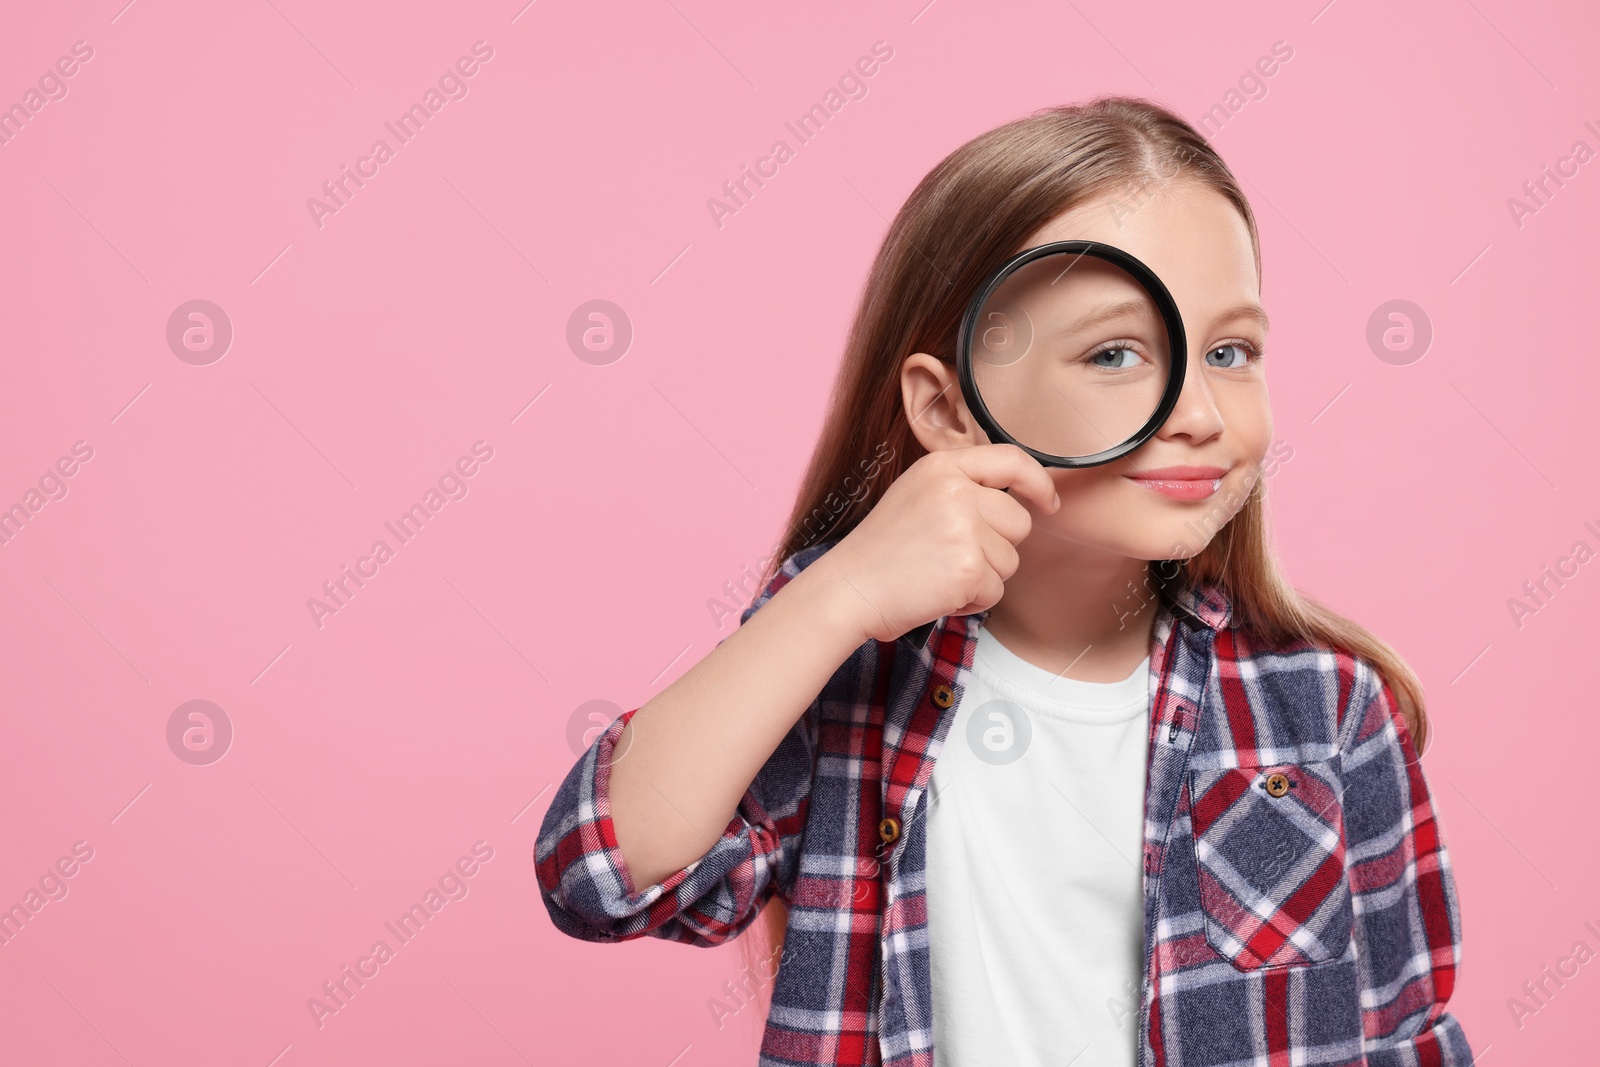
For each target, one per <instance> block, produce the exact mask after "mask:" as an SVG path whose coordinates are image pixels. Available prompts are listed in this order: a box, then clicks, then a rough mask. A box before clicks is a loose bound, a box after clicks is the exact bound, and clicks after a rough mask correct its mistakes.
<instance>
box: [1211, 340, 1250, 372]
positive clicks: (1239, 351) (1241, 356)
mask: <svg viewBox="0 0 1600 1067" xmlns="http://www.w3.org/2000/svg"><path fill="white" fill-rule="evenodd" d="M1218 353H1221V354H1222V360H1223V362H1220V363H1218V362H1211V357H1212V356H1215V355H1217V354H1218ZM1256 358H1257V354H1256V350H1255V349H1254V348H1252V347H1250V346H1249V345H1247V344H1245V343H1244V342H1242V341H1235V342H1231V343H1229V344H1225V345H1220V346H1218V347H1217V348H1213V349H1212V350H1211V351H1209V352H1207V353H1206V360H1207V361H1208V362H1210V365H1211V366H1213V367H1221V368H1223V369H1224V370H1236V369H1238V368H1239V367H1242V366H1244V365H1245V364H1246V363H1248V362H1250V361H1251V360H1253V359H1256Z"/></svg>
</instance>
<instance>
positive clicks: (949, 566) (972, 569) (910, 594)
mask: <svg viewBox="0 0 1600 1067" xmlns="http://www.w3.org/2000/svg"><path fill="white" fill-rule="evenodd" d="M1007 489H1011V490H1014V491H1015V492H1016V493H1017V494H1018V496H1021V497H1023V498H1025V499H1027V500H1029V501H1031V502H1032V503H1033V504H1034V505H1035V507H1037V508H1038V510H1039V511H1041V512H1043V513H1045V514H1054V513H1055V512H1056V510H1057V509H1059V508H1060V506H1061V498H1060V497H1059V496H1058V495H1057V494H1056V489H1055V483H1054V482H1053V481H1052V480H1051V478H1050V474H1049V472H1048V471H1046V469H1045V468H1044V466H1043V465H1042V464H1041V463H1040V462H1039V461H1038V460H1036V459H1034V458H1033V457H1032V456H1030V455H1028V454H1027V453H1026V452H1024V451H1023V450H1022V449H1020V448H1018V447H1017V446H1016V445H1010V444H984V445H971V446H966V447H961V448H950V449H943V450H940V451H938V452H930V453H928V454H927V455H925V456H923V457H922V458H921V459H919V460H917V461H916V462H915V463H913V464H912V465H911V466H910V467H908V468H906V471H905V473H904V474H902V475H900V477H899V478H896V479H895V481H894V484H893V485H891V486H889V488H888V490H887V491H885V493H884V494H883V498H882V499H881V500H879V501H878V503H877V504H876V505H874V507H873V509H872V511H871V512H869V513H868V515H867V517H866V518H865V519H862V520H861V522H860V524H859V525H857V526H856V528H855V529H853V530H851V531H850V533H848V534H846V535H845V537H844V538H843V539H842V540H840V542H839V543H838V544H836V545H834V546H833V547H832V548H831V549H829V550H828V551H827V552H826V553H824V554H823V555H822V557H821V558H820V559H818V560H817V561H816V563H814V564H813V565H812V566H811V567H809V568H807V573H809V572H810V571H818V570H820V571H821V572H822V575H825V576H826V577H827V578H828V579H830V580H838V581H842V582H844V583H845V589H846V592H842V593H840V594H839V597H840V600H841V602H849V603H852V604H853V605H854V607H855V608H856V609H857V610H856V614H855V616H854V617H855V618H856V619H858V620H859V622H860V632H861V633H862V634H864V635H865V636H866V637H868V638H875V639H877V640H879V641H893V640H896V639H897V638H899V637H900V635H901V634H904V633H906V632H907V631H909V630H912V629H914V628H916V627H917V626H920V625H921V624H923V623H925V622H928V621H930V620H932V619H937V618H940V617H941V616H944V615H970V614H974V613H977V612H980V611H984V610H987V609H988V608H990V607H992V606H993V605H995V604H996V603H998V602H999V601H1000V598H1001V597H1002V596H1003V595H1004V594H1005V581H1006V579H1007V578H1010V577H1011V575H1012V574H1013V573H1015V572H1016V569H1017V563H1018V556H1017V549H1016V546H1017V545H1018V544H1020V543H1021V542H1022V539H1023V538H1025V537H1027V536H1028V534H1029V533H1030V532H1031V531H1032V529H1033V516H1032V515H1031V514H1030V513H1029V511H1028V509H1027V508H1026V507H1024V506H1023V505H1022V503H1021V501H1019V500H1017V499H1015V498H1014V497H1012V496H1010V495H1008V494H1007V492H1006V490H1007ZM851 590H853V592H851Z"/></svg>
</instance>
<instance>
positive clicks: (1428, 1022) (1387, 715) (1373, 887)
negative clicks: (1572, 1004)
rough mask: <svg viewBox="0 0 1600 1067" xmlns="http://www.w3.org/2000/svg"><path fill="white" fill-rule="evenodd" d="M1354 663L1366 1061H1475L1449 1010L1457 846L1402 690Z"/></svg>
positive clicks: (1351, 801) (1348, 795)
mask: <svg viewBox="0 0 1600 1067" xmlns="http://www.w3.org/2000/svg"><path fill="white" fill-rule="evenodd" d="M1357 662H1358V664H1359V665H1360V666H1359V668H1358V670H1357V678H1356V681H1357V685H1356V688H1355V690H1354V691H1353V695H1354V696H1355V697H1356V700H1355V703H1354V704H1353V705H1352V712H1351V713H1350V714H1348V715H1347V717H1346V720H1345V722H1344V723H1343V724H1342V730H1341V733H1342V735H1343V744H1342V745H1341V749H1342V751H1343V757H1342V760H1343V773H1344V808H1345V833H1346V847H1347V853H1346V866H1347V870H1348V873H1349V878H1350V889H1351V892H1352V894H1353V902H1354V907H1355V919H1356V930H1355V935H1356V939H1357V950H1358V955H1359V965H1360V974H1361V983H1362V988H1361V1014H1362V1024H1363V1031H1364V1052H1365V1053H1366V1057H1367V1063H1368V1064H1369V1065H1371V1067H1402V1065H1405V1067H1414V1065H1420V1064H1430V1065H1431V1064H1437V1065H1440V1067H1456V1065H1459V1067H1468V1065H1469V1064H1471V1062H1472V1050H1471V1048H1470V1047H1469V1046H1468V1044H1467V1039H1466V1035H1465V1034H1464V1033H1463V1032H1462V1028H1461V1024H1460V1023H1459V1022H1458V1021H1457V1020H1456V1018H1455V1016H1453V1015H1451V1014H1450V1013H1449V1012H1448V1011H1447V1010H1446V1004H1447V1002H1448V1001H1449V999H1450V994H1451V993H1452V992H1453V990H1454V988H1455V981H1456V969H1457V967H1458V966H1459V965H1460V962H1461V911H1460V905H1459V903H1458V901H1457V897H1456V887H1455V879H1454V876H1453V875H1452V873H1451V869H1450V858H1449V853H1448V852H1447V851H1446V849H1445V844H1444V838H1443V836H1442V833H1441V831H1440V827H1439V822H1438V819H1437V817H1436V815H1435V812H1434V808H1433V801H1432V797H1431V795H1430V794H1429V791H1428V785H1427V781H1426V779H1425V777H1424V775H1423V773H1422V764H1421V762H1420V761H1419V760H1418V756H1417V750H1416V747H1415V745H1414V744H1413V742H1412V738H1411V735H1410V733H1409V731H1407V729H1406V727H1405V723H1404V721H1403V719H1402V717H1401V716H1400V714H1399V704H1398V701H1397V700H1396V699H1395V696H1394V693H1393V691H1392V690H1391V689H1390V688H1389V685H1388V684H1387V682H1385V681H1383V679H1382V677H1381V676H1380V675H1379V674H1378V673H1377V672H1376V670H1374V669H1373V668H1372V667H1371V666H1370V665H1369V664H1367V663H1366V662H1365V661H1359V660H1358V661H1357Z"/></svg>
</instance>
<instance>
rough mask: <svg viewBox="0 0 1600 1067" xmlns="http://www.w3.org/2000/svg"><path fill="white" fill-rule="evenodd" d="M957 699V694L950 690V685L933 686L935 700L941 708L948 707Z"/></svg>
mask: <svg viewBox="0 0 1600 1067" xmlns="http://www.w3.org/2000/svg"><path fill="white" fill-rule="evenodd" d="M955 700H956V698H955V694H954V693H952V692H950V687H949V686H948V685H936V686H934V687H933V702H934V703H935V704H937V705H939V706H940V707H941V708H948V707H949V706H950V705H951V704H954V703H955Z"/></svg>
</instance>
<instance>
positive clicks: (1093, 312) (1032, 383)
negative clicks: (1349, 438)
mask: <svg viewBox="0 0 1600 1067" xmlns="http://www.w3.org/2000/svg"><path fill="white" fill-rule="evenodd" d="M1186 351H1187V346H1186V344H1185V340H1184V333H1183V320H1182V318H1181V317H1180V316H1179V314H1178V306H1177V304H1176V303H1175V302H1174V301H1173V299H1172V295H1171V294H1170V293H1169V292H1167V287H1166V286H1165V285H1163V284H1162V282H1161V279H1160V278H1158V277H1156V275H1155V272H1154V271H1152V270H1151V269H1150V268H1149V267H1147V266H1145V265H1144V264H1143V263H1142V262H1140V261H1139V260H1138V259H1136V258H1135V257H1134V256H1132V255H1130V254H1129V253H1127V252H1124V251H1123V250H1122V249H1120V248H1116V247H1114V246H1112V245H1108V244H1103V243H1100V242H1098V241H1055V242H1052V243H1050V244H1045V245H1039V246H1038V247H1036V248H1029V249H1027V250H1025V251H1023V252H1020V253H1018V254H1017V255H1015V256H1013V257H1011V259H1009V260H1007V261H1006V262H1005V263H1004V264H1003V265H1001V267H1000V268H999V269H998V270H996V271H995V272H994V273H993V274H991V275H990V276H989V278H988V280H987V281H986V282H985V283H984V284H983V286H982V287H981V288H980V289H979V290H978V292H977V293H975V294H974V295H973V297H972V300H971V302H970V303H969V304H968V305H967V311H966V314H965V315H964V316H963V317H962V320H961V332H960V335H959V339H958V341H957V348H956V371H957V374H958V375H959V376H960V379H961V392H962V395H963V397H965V399H966V402H967V408H968V409H969V410H970V411H971V412H972V414H973V417H974V418H976V419H977V420H978V424H979V425H980V426H982V427H983V429H984V431H985V432H986V433H987V434H988V435H989V440H990V441H992V442H995V443H999V442H1002V441H1003V442H1006V443H1008V444H1014V445H1017V446H1018V447H1020V448H1021V449H1023V451H1025V452H1027V453H1028V454H1029V455H1031V456H1032V457H1033V458H1034V459H1037V460H1038V461H1039V462H1040V463H1041V464H1043V465H1044V466H1046V467H1069V468H1071V467H1095V466H1099V465H1100V464H1103V463H1110V462H1111V461H1112V460H1115V459H1119V458H1121V457H1122V456H1125V455H1127V454H1128V453H1129V452H1132V451H1133V450H1134V449H1136V448H1138V447H1139V446H1140V445H1142V444H1144V443H1145V441H1147V440H1149V439H1150V437H1151V436H1153V435H1154V434H1155V432H1156V431H1157V430H1158V429H1160V427H1161V424H1162V423H1163V422H1164V421H1166V418H1167V416H1168V415H1169V414H1171V412H1172V409H1173V407H1174V406H1175V405H1176V404H1177V402H1178V394H1179V393H1181V392H1182V391H1183V374H1184V365H1185V363H1186V362H1187V361H1186V359H1185V358H1184V353H1185V352H1186ZM932 631H933V623H932V622H928V623H925V624H923V625H922V626H919V627H917V628H916V629H914V630H911V631H910V632H908V633H907V634H906V635H905V637H904V640H908V641H910V642H911V643H912V645H913V647H917V648H920V647H922V645H923V644H925V643H926V641H927V639H928V635H929V634H930V633H931V632H932Z"/></svg>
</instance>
